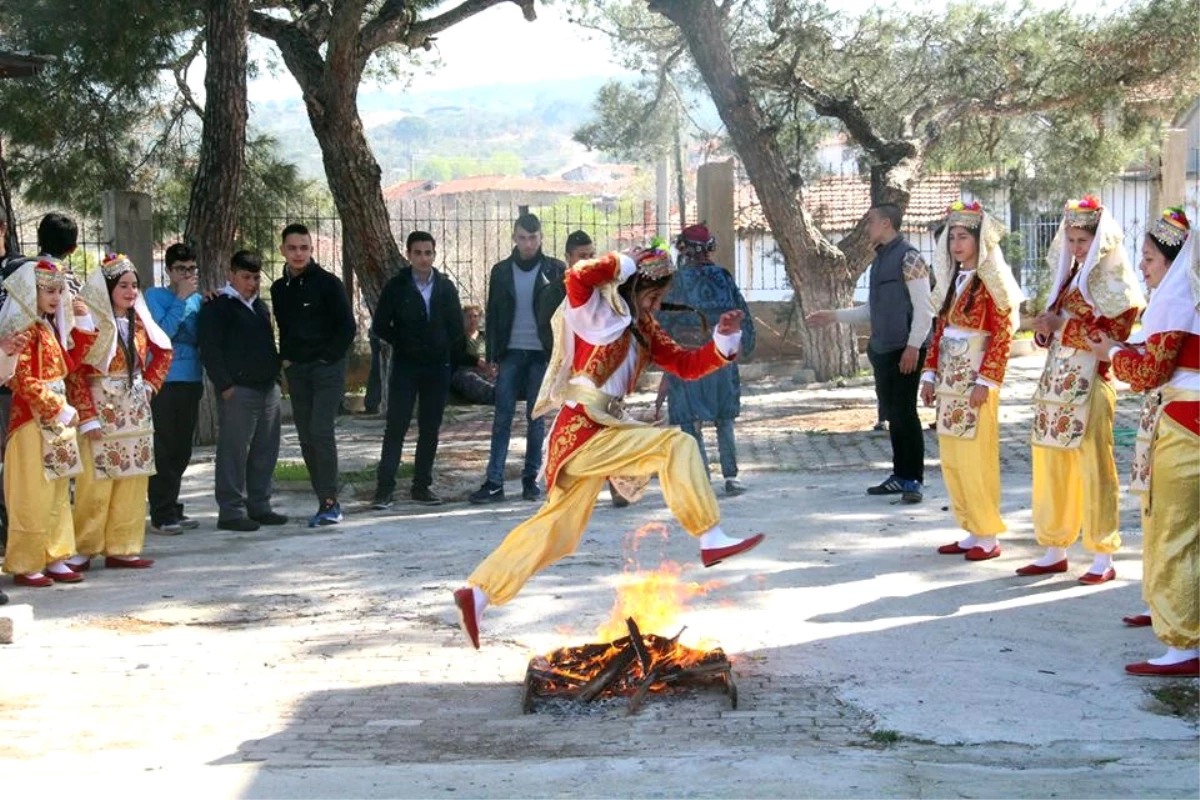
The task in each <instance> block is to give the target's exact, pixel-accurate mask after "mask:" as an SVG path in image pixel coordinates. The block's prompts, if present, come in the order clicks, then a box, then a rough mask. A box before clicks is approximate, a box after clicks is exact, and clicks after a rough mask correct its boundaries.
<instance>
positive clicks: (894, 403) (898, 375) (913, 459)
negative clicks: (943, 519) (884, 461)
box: [867, 347, 925, 482]
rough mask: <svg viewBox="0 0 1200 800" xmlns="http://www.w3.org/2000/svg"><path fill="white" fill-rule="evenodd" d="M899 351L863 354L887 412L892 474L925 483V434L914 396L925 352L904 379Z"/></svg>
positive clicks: (918, 384) (919, 383) (901, 351)
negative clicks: (873, 375)
mask: <svg viewBox="0 0 1200 800" xmlns="http://www.w3.org/2000/svg"><path fill="white" fill-rule="evenodd" d="M903 355H904V351H903V350H893V351H892V352H890V353H876V352H875V351H874V350H869V349H868V351H867V356H868V357H869V358H870V359H871V366H872V367H874V369H875V385H876V386H877V387H878V391H879V399H880V400H881V401H882V403H883V408H884V410H885V411H886V412H887V420H888V435H889V436H890V437H891V440H892V474H893V475H895V476H896V477H897V478H900V479H901V480H912V481H920V482H924V481H925V432H924V430H922V425H921V418H920V417H919V416H917V392H918V390H919V389H920V386H921V365H923V364H924V363H925V348H923V347H922V348H921V353H920V355H919V356H918V357H917V368H916V369H914V370H913V371H912V372H910V373H909V374H907V375H905V374H903V373H902V372H900V357H901V356H903Z"/></svg>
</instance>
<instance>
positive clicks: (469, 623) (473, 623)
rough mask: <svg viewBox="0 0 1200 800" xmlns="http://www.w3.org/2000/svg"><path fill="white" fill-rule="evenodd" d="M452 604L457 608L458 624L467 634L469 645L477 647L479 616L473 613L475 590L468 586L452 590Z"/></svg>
mask: <svg viewBox="0 0 1200 800" xmlns="http://www.w3.org/2000/svg"><path fill="white" fill-rule="evenodd" d="M454 605H455V606H456V607H457V608H458V625H459V627H460V628H462V632H463V633H465V634H466V635H467V638H468V639H469V640H470V641H471V645H472V646H473V647H474V648H475V649H476V650H478V649H479V617H478V616H476V614H475V590H474V589H472V588H471V587H470V586H468V587H466V588H465V589H457V590H455V592H454Z"/></svg>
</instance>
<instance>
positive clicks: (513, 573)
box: [454, 245, 764, 648]
mask: <svg viewBox="0 0 1200 800" xmlns="http://www.w3.org/2000/svg"><path fill="white" fill-rule="evenodd" d="M672 268H673V265H672V260H671V257H670V254H669V253H668V252H666V250H665V249H664V248H660V247H657V246H653V245H652V247H651V249H650V250H644V251H643V250H635V251H633V252H632V253H631V254H629V255H622V254H618V253H610V254H608V255H606V256H603V257H601V258H599V259H593V260H588V261H581V262H579V263H577V264H575V265H574V266H572V267H570V268H569V269H568V270H567V273H566V279H565V283H566V291H567V298H566V300H565V301H564V302H563V304H562V305H561V306H560V307H559V309H558V311H557V312H556V313H555V316H554V321H553V326H554V352H553V354H552V355H551V359H550V365H549V367H548V368H547V370H546V377H545V380H544V381H543V382H542V388H541V391H540V392H539V396H538V402H537V405H536V407H535V409H534V414H535V415H537V416H541V415H543V414H547V413H549V412H551V411H554V410H557V409H559V408H561V410H560V411H559V413H558V418H557V420H556V421H555V423H554V428H553V429H552V430H551V432H550V436H549V443H550V444H549V448H548V456H547V463H546V468H545V469H546V486H547V497H546V502H545V505H543V506H542V508H541V509H540V510H539V511H538V512H537V513H536V514H535V515H534V516H533V517H532V518H530V519H529V520H527V521H525V522H523V523H522V524H520V525H518V526H517V527H516V528H515V529H513V531H512V532H511V533H509V535H508V536H507V537H506V538H505V539H504V541H503V542H502V543H501V544H500V546H499V547H498V548H496V550H495V551H494V552H493V553H492V554H491V555H490V556H488V557H487V558H486V559H485V560H484V561H483V563H481V564H480V565H479V566H478V567H477V568H476V569H475V571H474V572H473V573H472V574H471V576H470V578H469V579H468V582H469V584H470V585H469V586H467V587H465V588H462V589H459V590H458V591H456V592H455V593H454V602H455V605H456V606H457V607H458V612H459V620H460V622H461V624H462V628H463V632H464V633H466V635H467V637H468V639H469V640H470V642H471V644H472V645H474V646H475V647H476V648H478V647H479V623H480V617H481V615H482V613H483V609H484V607H485V606H486V605H488V604H497V605H499V604H503V603H506V602H508V601H509V600H511V599H512V598H513V597H514V596H515V595H516V594H517V592H519V591H520V590H521V587H522V586H524V585H525V583H526V582H527V581H528V580H529V579H530V578H531V577H532V576H533V575H534V574H535V573H537V572H538V571H540V570H542V569H544V568H545V567H547V566H549V565H550V564H552V563H553V562H555V561H557V560H558V559H560V558H562V557H563V556H565V555H568V554H570V553H572V552H574V550H575V548H576V547H577V546H578V544H579V538H580V536H582V535H583V531H584V529H585V528H586V527H587V523H588V519H589V518H590V517H591V514H592V509H593V508H594V507H595V504H596V498H597V495H599V493H600V490H601V488H603V486H604V482H605V479H606V478H607V477H608V476H610V475H622V476H630V477H638V476H648V475H653V474H655V473H657V474H658V477H659V481H660V482H661V484H662V490H663V497H664V499H665V500H666V503H667V506H668V507H669V508H670V509H671V512H672V513H673V514H674V515H675V516H676V517H677V518H678V519H679V521H680V523H681V524H682V525H683V527H684V528H685V529H686V530H687V532H688V533H690V534H691V535H693V536H696V537H698V538H699V540H700V557H701V560H702V562H703V563H704V566H706V567H711V566H713V565H715V564H718V563H720V562H721V561H722V560H724V559H727V558H730V557H732V556H735V555H738V554H739V553H743V552H745V551H747V550H749V549H750V548H752V547H754V546H755V545H757V544H758V543H759V542H761V541H762V540H763V538H764V537H763V534H761V533H760V534H757V535H755V536H752V537H750V538H749V539H734V538H732V537H730V536H727V535H726V534H725V533H724V532H723V531H722V530H721V526H720V525H719V522H720V512H719V511H718V509H717V500H716V496H715V495H714V494H713V490H712V486H711V485H710V483H709V479H708V474H707V472H706V471H705V467H704V463H703V461H701V459H700V450H699V448H698V447H697V446H696V440H695V439H693V438H692V437H691V436H689V435H688V434H686V433H684V432H683V431H681V430H679V429H675V428H673V429H663V428H656V427H651V426H649V425H646V424H644V423H642V422H639V421H637V420H634V419H631V418H630V417H629V416H628V415H627V414H626V413H625V408H624V400H625V396H626V394H627V393H628V392H630V391H631V390H632V389H633V387H634V386H636V385H637V380H638V377H639V376H640V375H641V374H642V371H643V370H644V369H645V368H646V367H647V366H648V365H649V364H650V363H654V364H657V365H658V366H659V367H661V368H662V369H664V370H666V371H667V372H670V373H672V374H674V375H678V376H679V377H681V378H684V379H695V378H700V377H703V376H704V375H708V374H709V373H711V372H713V371H715V370H717V369H720V368H721V367H723V366H725V365H726V364H728V363H729V362H730V360H732V359H733V358H735V357H736V355H737V350H738V343H739V341H740V339H741V322H742V312H741V311H730V312H727V313H725V314H723V315H722V316H721V319H720V322H719V323H718V325H717V327H716V329H715V331H714V333H713V337H712V341H710V342H708V343H707V344H705V345H704V346H702V347H699V348H696V349H694V350H685V349H684V348H682V347H680V346H679V345H678V344H676V342H675V341H674V340H673V339H671V337H670V336H668V335H667V334H666V333H665V332H664V331H663V330H662V328H660V327H659V325H658V323H657V322H656V321H655V319H654V314H655V312H656V311H658V309H659V307H660V304H661V301H662V296H663V294H665V293H666V290H667V288H668V286H669V285H670V282H671V272H672Z"/></svg>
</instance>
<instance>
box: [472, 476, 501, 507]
mask: <svg viewBox="0 0 1200 800" xmlns="http://www.w3.org/2000/svg"><path fill="white" fill-rule="evenodd" d="M470 500H471V502H472V503H474V504H475V505H477V506H478V505H483V504H484V503H499V502H501V501H503V500H504V487H503V486H497V485H496V484H494V483H490V482H487V481H485V482H484V484H483V486H480V487H479V489H477V490H476V491H475V492H473V493H472V494H471V497H470Z"/></svg>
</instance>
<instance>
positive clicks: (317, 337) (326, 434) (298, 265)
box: [271, 223, 358, 528]
mask: <svg viewBox="0 0 1200 800" xmlns="http://www.w3.org/2000/svg"><path fill="white" fill-rule="evenodd" d="M282 240H283V241H282V244H281V245H280V248H279V252H281V253H282V254H283V257H284V258H285V259H287V269H286V270H285V271H284V274H283V277H282V278H280V279H279V280H277V281H275V282H274V283H272V284H271V308H272V309H273V310H274V311H275V322H276V323H277V324H278V325H279V356H280V358H282V359H283V374H284V375H286V376H287V381H288V392H289V393H290V395H291V398H292V418H293V420H294V421H295V423H296V435H297V437H298V438H299V439H300V453H301V455H303V456H304V466H305V467H307V468H308V477H309V480H310V481H311V482H312V487H313V491H314V492H316V495H317V504H318V505H317V513H316V514H314V515H313V516H312V517H311V518H310V519H309V521H308V527H310V528H316V527H318V526H322V525H336V524H337V523H339V522H341V521H342V507H341V504H339V503H338V496H337V495H338V455H337V438H336V436H335V435H334V423H335V421H336V420H337V413H338V406H340V405H341V403H342V400H343V399H344V398H345V396H346V351H347V350H349V349H350V345H351V344H353V343H354V334H355V332H356V331H357V328H358V326H357V325H356V324H355V322H354V312H353V311H352V310H351V308H350V299H349V298H348V297H347V296H346V287H345V286H343V285H342V281H341V279H339V278H338V277H337V276H336V275H333V274H331V273H329V272H326V271H325V270H323V269H321V265H320V264H318V263H317V262H316V261H314V260H313V257H312V237H311V236H309V233H308V228H306V227H305V226H303V225H301V224H300V223H292V224H291V225H288V226H287V227H286V228H284V229H283V235H282Z"/></svg>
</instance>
